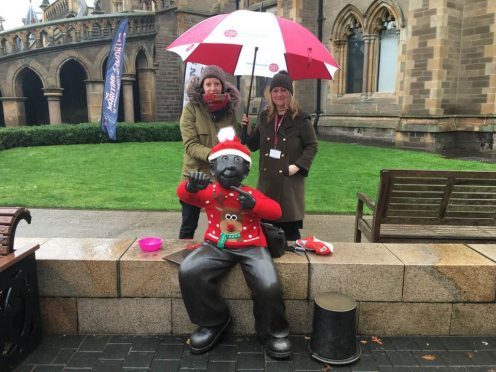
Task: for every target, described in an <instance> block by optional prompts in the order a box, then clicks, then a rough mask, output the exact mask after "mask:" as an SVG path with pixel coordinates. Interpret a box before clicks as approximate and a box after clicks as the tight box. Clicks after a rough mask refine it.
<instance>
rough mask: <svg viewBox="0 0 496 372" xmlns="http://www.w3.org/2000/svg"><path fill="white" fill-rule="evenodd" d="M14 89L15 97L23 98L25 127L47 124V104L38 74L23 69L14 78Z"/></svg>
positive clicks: (29, 69)
mask: <svg viewBox="0 0 496 372" xmlns="http://www.w3.org/2000/svg"><path fill="white" fill-rule="evenodd" d="M15 87H16V88H15V89H16V96H17V97H25V102H24V109H25V114H26V116H25V117H26V125H41V124H49V123H50V119H49V116H48V103H47V99H46V97H45V95H44V94H43V82H42V81H41V78H40V77H39V76H38V74H37V73H36V72H34V71H33V70H32V69H31V68H29V67H25V68H23V69H22V70H21V71H20V72H19V74H18V75H17V77H16V82H15ZM21 124H22V123H21Z"/></svg>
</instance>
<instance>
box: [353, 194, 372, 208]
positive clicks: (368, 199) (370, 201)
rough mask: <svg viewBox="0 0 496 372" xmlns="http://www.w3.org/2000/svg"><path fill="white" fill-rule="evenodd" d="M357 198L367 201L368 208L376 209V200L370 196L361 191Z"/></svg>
mask: <svg viewBox="0 0 496 372" xmlns="http://www.w3.org/2000/svg"><path fill="white" fill-rule="evenodd" d="M357 198H358V200H359V201H362V202H363V203H365V205H366V206H367V207H368V208H370V209H371V210H374V209H375V202H374V201H373V200H372V199H371V198H370V196H368V195H365V194H363V193H361V192H359V193H357ZM359 204H361V203H359Z"/></svg>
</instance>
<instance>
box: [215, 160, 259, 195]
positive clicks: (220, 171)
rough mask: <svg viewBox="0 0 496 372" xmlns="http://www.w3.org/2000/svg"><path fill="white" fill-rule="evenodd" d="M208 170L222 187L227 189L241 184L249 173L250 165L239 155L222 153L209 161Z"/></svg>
mask: <svg viewBox="0 0 496 372" xmlns="http://www.w3.org/2000/svg"><path fill="white" fill-rule="evenodd" d="M210 171H211V172H212V174H213V176H214V177H215V178H216V179H217V182H219V183H220V185H221V186H222V187H224V188H226V189H229V188H230V187H231V186H236V187H238V186H239V185H240V184H241V181H243V180H244V179H245V178H246V176H248V173H250V167H249V163H248V162H247V161H246V160H244V159H243V158H242V157H241V156H238V155H223V156H219V157H218V158H217V159H214V160H213V161H211V162H210Z"/></svg>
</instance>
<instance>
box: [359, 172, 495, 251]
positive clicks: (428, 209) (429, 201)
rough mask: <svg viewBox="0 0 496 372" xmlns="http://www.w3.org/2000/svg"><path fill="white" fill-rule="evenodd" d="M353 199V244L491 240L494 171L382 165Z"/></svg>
mask: <svg viewBox="0 0 496 372" xmlns="http://www.w3.org/2000/svg"><path fill="white" fill-rule="evenodd" d="M357 197H358V203H357V210H356V214H355V242H360V241H361V236H362V233H363V234H364V235H365V237H366V238H367V240H368V241H370V242H443V243H455V242H456V243H494V242H496V172H468V171H434V170H433V171H430V170H390V169H384V170H382V171H381V173H380V183H379V189H378V192H377V200H376V201H375V202H374V201H373V200H372V199H371V198H370V197H369V196H367V195H364V194H363V193H360V192H359V193H358V194H357ZM364 205H365V206H366V207H368V208H369V209H370V210H371V211H372V216H365V215H364V213H363V212H364Z"/></svg>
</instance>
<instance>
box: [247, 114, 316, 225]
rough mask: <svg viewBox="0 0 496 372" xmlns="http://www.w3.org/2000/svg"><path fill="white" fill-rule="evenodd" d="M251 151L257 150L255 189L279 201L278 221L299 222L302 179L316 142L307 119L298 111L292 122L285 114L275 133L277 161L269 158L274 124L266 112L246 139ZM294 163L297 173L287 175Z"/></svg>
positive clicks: (303, 190)
mask: <svg viewBox="0 0 496 372" xmlns="http://www.w3.org/2000/svg"><path fill="white" fill-rule="evenodd" d="M247 145H248V147H249V148H250V150H252V151H256V150H260V155H259V159H260V161H259V176H258V185H257V188H258V189H259V190H260V191H261V192H263V193H264V194H265V195H267V196H268V197H269V198H272V199H274V200H276V201H278V202H279V204H280V205H281V209H282V217H281V218H280V219H279V222H292V221H300V220H303V219H304V217H305V178H306V177H307V176H308V172H309V171H310V167H311V166H312V161H313V159H314V157H315V155H316V154H317V149H318V142H317V136H316V134H315V130H314V129H313V126H312V123H311V121H310V116H309V115H307V114H305V113H303V112H300V114H299V115H298V116H297V117H295V118H294V119H292V118H291V115H290V114H289V113H286V115H285V117H284V121H283V122H282V124H281V127H280V128H279V131H278V144H277V149H278V150H280V151H281V157H280V159H275V158H273V157H270V156H269V155H270V150H271V149H273V148H274V121H273V120H271V121H268V120H267V112H266V111H264V112H262V114H261V115H260V119H259V121H258V123H257V126H256V128H255V129H254V131H253V133H252V134H251V136H250V137H249V138H248V140H247ZM291 164H295V165H297V166H298V167H299V168H300V171H299V172H298V173H296V174H295V175H293V176H289V173H288V168H289V166H290V165H291Z"/></svg>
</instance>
